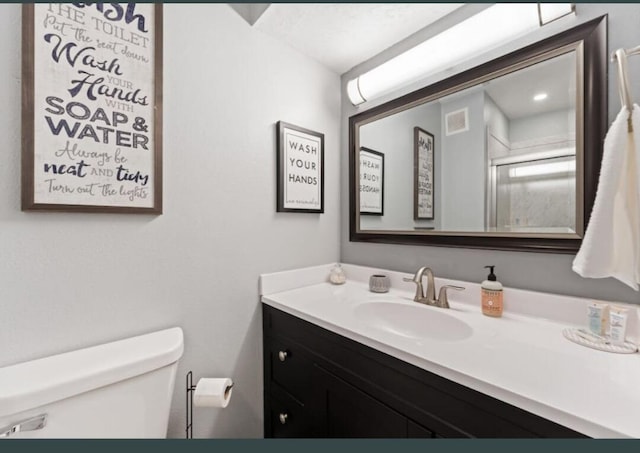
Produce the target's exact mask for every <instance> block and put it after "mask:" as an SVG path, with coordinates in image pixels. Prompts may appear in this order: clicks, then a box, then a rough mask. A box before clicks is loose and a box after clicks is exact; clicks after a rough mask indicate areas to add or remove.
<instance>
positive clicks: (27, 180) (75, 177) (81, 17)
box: [22, 2, 162, 214]
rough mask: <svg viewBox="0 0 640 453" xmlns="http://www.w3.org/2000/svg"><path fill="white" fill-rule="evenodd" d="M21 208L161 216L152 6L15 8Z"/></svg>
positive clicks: (158, 84) (158, 73)
mask: <svg viewBox="0 0 640 453" xmlns="http://www.w3.org/2000/svg"><path fill="white" fill-rule="evenodd" d="M22 21H23V22H22V43H23V44H22V45H23V49H22V52H23V62H22V83H23V89H22V210H54V211H78V212H120V213H149V214H161V213H162V5H160V4H152V3H80V2H75V3H36V4H24V5H23V14H22Z"/></svg>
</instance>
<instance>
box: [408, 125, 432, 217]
mask: <svg viewBox="0 0 640 453" xmlns="http://www.w3.org/2000/svg"><path fill="white" fill-rule="evenodd" d="M433 154H434V138H433V134H430V133H429V132H427V131H425V130H424V129H421V128H419V127H415V128H414V129H413V156H414V157H413V159H414V160H413V169H414V176H413V182H414V185H413V218H414V220H431V219H433V217H434V216H433Z"/></svg>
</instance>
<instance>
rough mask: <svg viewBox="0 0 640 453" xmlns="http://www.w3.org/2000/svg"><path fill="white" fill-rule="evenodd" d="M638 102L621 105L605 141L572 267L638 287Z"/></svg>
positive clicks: (584, 272)
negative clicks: (593, 195) (593, 196)
mask: <svg viewBox="0 0 640 453" xmlns="http://www.w3.org/2000/svg"><path fill="white" fill-rule="evenodd" d="M639 109H640V107H638V105H636V104H634V106H633V115H632V122H633V132H632V133H630V132H629V131H628V126H627V119H628V117H629V113H628V110H627V108H626V107H624V106H623V107H622V110H621V111H620V113H618V116H617V117H616V119H615V121H614V122H613V124H612V125H611V128H609V132H607V136H606V138H605V141H604V151H603V155H602V167H601V169H600V180H599V181H598V190H597V192H596V199H595V202H594V204H593V210H592V211H591V218H590V220H589V224H588V227H587V231H586V232H585V235H584V239H583V240H582V246H581V247H580V250H579V251H578V254H577V255H576V257H575V259H574V261H573V270H574V271H575V272H577V273H578V274H580V275H581V276H583V277H588V278H604V277H614V278H617V279H618V280H620V281H621V282H623V283H625V284H626V285H629V286H630V287H631V288H633V289H635V290H636V291H638V282H640V221H639V219H640V202H639V200H640V178H639V176H640V168H639V167H638V162H640V155H639V154H638V148H637V146H638V144H640V135H639V134H640V111H639Z"/></svg>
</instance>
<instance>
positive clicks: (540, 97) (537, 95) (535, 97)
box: [533, 93, 547, 101]
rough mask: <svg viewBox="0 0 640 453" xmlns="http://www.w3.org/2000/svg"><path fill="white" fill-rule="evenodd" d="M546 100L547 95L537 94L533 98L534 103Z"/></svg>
mask: <svg viewBox="0 0 640 453" xmlns="http://www.w3.org/2000/svg"><path fill="white" fill-rule="evenodd" d="M545 99H547V93H538V94H536V95H535V96H534V97H533V100H534V101H544V100H545Z"/></svg>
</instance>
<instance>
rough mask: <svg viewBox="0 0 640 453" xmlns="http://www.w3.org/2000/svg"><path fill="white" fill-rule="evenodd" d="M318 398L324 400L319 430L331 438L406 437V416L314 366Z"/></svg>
mask: <svg viewBox="0 0 640 453" xmlns="http://www.w3.org/2000/svg"><path fill="white" fill-rule="evenodd" d="M315 371H316V375H317V380H316V381H315V382H322V383H323V385H321V386H318V392H319V394H320V395H319V401H322V402H323V404H324V416H323V417H322V424H323V425H324V426H322V427H321V431H323V432H325V433H326V437H330V438H354V437H355V438H398V437H407V422H408V420H407V418H406V417H404V416H402V415H400V414H399V413H397V412H395V411H394V410H393V409H391V408H389V407H388V406H385V405H384V404H382V403H380V402H379V401H377V400H375V399H374V398H372V397H371V396H369V395H367V394H366V393H363V392H362V391H360V390H358V389H357V388H355V387H354V386H352V385H350V384H348V383H347V382H345V381H343V380H342V379H340V378H338V377H336V376H334V375H332V374H330V373H329V372H327V371H325V370H323V369H322V368H320V367H318V366H316V367H315Z"/></svg>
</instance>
